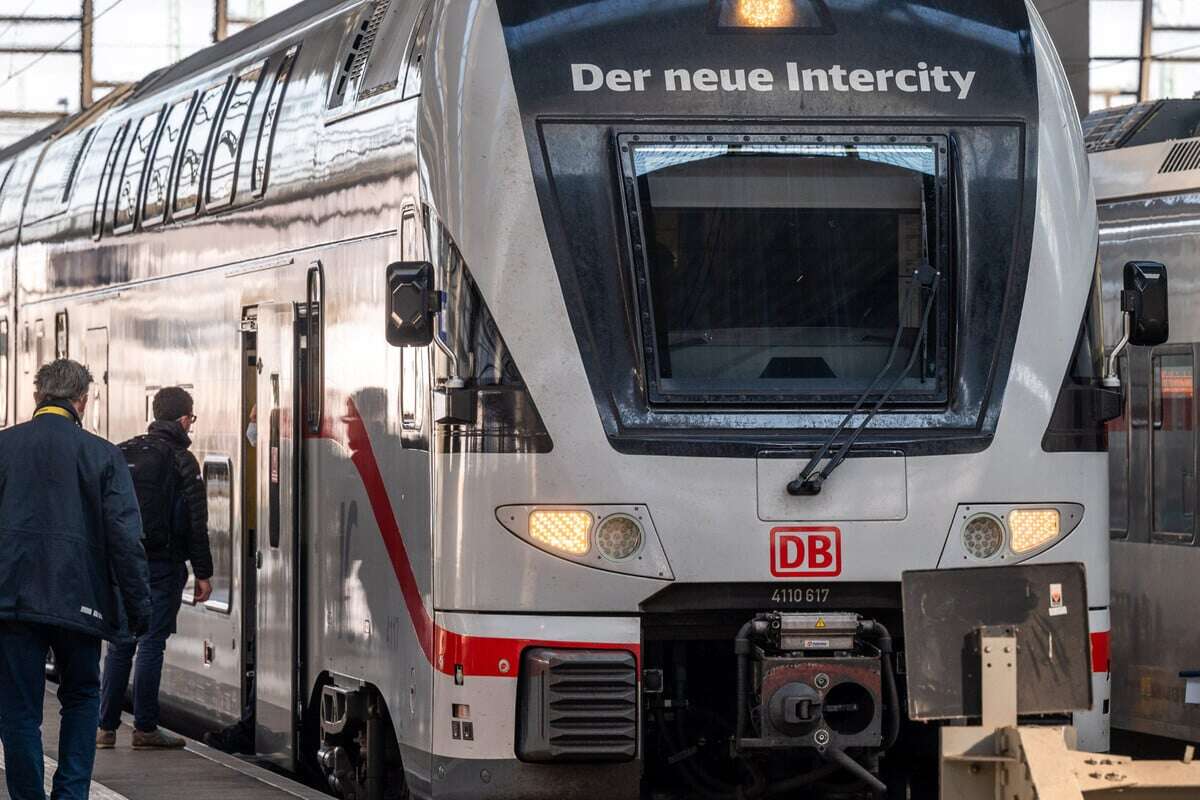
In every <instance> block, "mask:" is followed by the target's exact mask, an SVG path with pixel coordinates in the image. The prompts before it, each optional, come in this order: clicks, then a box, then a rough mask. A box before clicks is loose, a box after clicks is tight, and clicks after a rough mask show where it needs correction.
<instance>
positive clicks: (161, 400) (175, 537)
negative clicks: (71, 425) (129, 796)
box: [96, 386, 213, 750]
mask: <svg viewBox="0 0 1200 800" xmlns="http://www.w3.org/2000/svg"><path fill="white" fill-rule="evenodd" d="M152 408H153V411H154V421H153V422H151V423H150V428H149V430H148V431H147V432H146V433H145V434H143V435H142V436H136V437H134V438H133V439H130V440H129V441H127V442H122V443H121V445H120V448H121V451H122V452H123V453H124V454H125V460H126V462H127V463H128V465H129V468H130V471H131V472H132V474H133V482H134V488H135V489H136V491H137V495H138V503H139V505H140V507H141V513H142V523H143V528H144V531H145V534H144V539H143V541H144V544H145V547H146V557H147V558H148V559H149V561H150V598H151V607H152V615H151V622H150V630H149V631H148V632H147V633H146V635H145V636H143V637H141V638H140V639H138V641H137V642H136V643H134V642H123V643H119V644H116V645H113V646H112V647H109V648H108V655H107V656H106V657H105V659H104V682H103V684H102V686H101V691H100V694H101V697H102V705H101V710H100V725H99V730H98V731H97V732H96V746H97V747H100V748H102V749H107V748H110V747H113V746H115V744H116V738H117V728H118V727H119V726H120V724H121V706H122V704H123V702H124V700H125V689H126V687H127V686H128V685H129V673H130V671H131V670H132V671H133V749H135V750H161V749H169V748H176V747H183V745H184V740H183V739H181V738H179V737H178V736H172V735H170V734H169V733H167V732H166V731H163V730H161V729H160V728H159V727H158V713H159V709H158V687H159V683H160V682H161V680H162V667H163V653H164V651H165V650H166V647H167V638H168V637H169V636H170V635H171V634H173V633H174V632H175V618H176V617H177V616H178V615H179V607H180V605H181V603H182V602H183V588H184V586H185V585H186V584H187V576H188V570H187V563H186V562H188V561H190V562H191V563H192V571H193V572H194V573H195V576H196V591H195V600H196V602H197V603H203V602H204V601H206V600H208V598H209V596H210V595H211V594H212V584H211V583H210V582H209V578H211V577H212V574H213V563H212V554H211V553H210V552H209V547H208V495H207V493H206V492H205V489H204V480H203V478H202V477H201V475H200V464H199V463H197V461H196V457H195V456H193V455H192V454H191V453H190V452H188V447H190V446H191V444H192V440H191V439H190V438H189V437H188V431H189V430H191V427H192V424H193V423H194V422H195V421H196V417H195V415H194V414H193V413H192V396H191V395H190V394H188V393H187V391H185V390H184V389H181V388H179V387H178V386H169V387H167V388H165V389H160V390H159V391H158V393H157V394H155V395H154V400H153V404H152ZM135 652H136V664H135V663H134V661H135Z"/></svg>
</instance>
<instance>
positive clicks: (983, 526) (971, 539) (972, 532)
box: [962, 514, 1004, 560]
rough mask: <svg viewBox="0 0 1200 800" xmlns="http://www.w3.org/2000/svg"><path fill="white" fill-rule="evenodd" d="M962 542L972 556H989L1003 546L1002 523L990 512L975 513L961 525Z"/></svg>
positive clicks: (983, 557) (986, 557) (979, 557)
mask: <svg viewBox="0 0 1200 800" xmlns="http://www.w3.org/2000/svg"><path fill="white" fill-rule="evenodd" d="M962 543H963V549H964V550H966V551H967V553H968V554H969V555H970V556H971V557H972V558H978V559H980V560H983V559H988V558H991V557H992V556H994V555H996V553H998V552H1000V548H1001V547H1004V525H1003V524H1001V522H1000V520H998V519H996V518H995V517H994V516H992V515H991V514H976V515H975V516H973V517H971V518H970V519H968V520H967V523H966V524H965V525H963V529H962Z"/></svg>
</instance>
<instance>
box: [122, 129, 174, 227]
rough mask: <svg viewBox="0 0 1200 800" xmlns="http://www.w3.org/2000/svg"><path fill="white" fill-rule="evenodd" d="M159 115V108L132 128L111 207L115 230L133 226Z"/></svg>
mask: <svg viewBox="0 0 1200 800" xmlns="http://www.w3.org/2000/svg"><path fill="white" fill-rule="evenodd" d="M161 118H162V109H161V108H160V109H157V110H155V111H154V112H153V113H150V114H147V115H146V116H144V117H142V118H141V120H139V121H138V124H137V127H136V128H134V131H133V139H132V141H131V142H130V146H129V153H128V155H126V157H125V169H124V170H123V171H122V173H121V182H120V183H118V184H117V192H116V198H115V206H116V207H115V209H114V210H113V231H114V232H119V231H123V230H127V229H129V228H132V227H133V223H134V221H135V219H136V217H137V210H138V204H139V202H140V200H139V198H140V197H141V188H142V173H143V172H144V171H145V169H146V163H147V162H148V161H149V160H150V152H151V150H152V149H153V148H154V136H155V134H156V133H157V132H158V121H159V119H161Z"/></svg>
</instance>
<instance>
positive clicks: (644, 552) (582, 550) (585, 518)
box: [489, 503, 675, 581]
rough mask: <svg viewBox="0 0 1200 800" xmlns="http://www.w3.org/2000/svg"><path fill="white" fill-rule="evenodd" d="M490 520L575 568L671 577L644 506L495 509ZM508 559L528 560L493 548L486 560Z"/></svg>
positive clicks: (585, 504) (541, 506) (651, 521)
mask: <svg viewBox="0 0 1200 800" xmlns="http://www.w3.org/2000/svg"><path fill="white" fill-rule="evenodd" d="M496 521H497V522H499V523H500V524H501V525H502V526H503V527H504V528H505V530H507V531H508V532H509V533H511V534H512V535H514V536H516V537H517V538H518V539H521V540H522V541H524V542H525V543H526V544H528V545H531V546H533V547H536V548H537V549H538V550H541V551H542V552H544V553H548V554H550V555H553V556H556V557H558V558H561V559H564V560H566V561H573V562H575V563H576V564H579V565H581V566H585V567H591V568H593V569H599V570H604V571H606V572H621V573H625V574H627V575H637V576H638V577H642V578H655V579H658V580H668V581H669V580H674V579H675V575H674V573H673V572H672V570H671V564H670V562H669V561H668V560H667V554H666V552H665V551H664V550H663V544H662V541H661V540H660V539H659V536H658V531H657V530H656V529H655V527H654V520H653V519H651V517H650V509H648V508H647V507H646V506H644V505H637V504H615V503H613V504H600V503H578V504H576V503H571V504H555V505H538V504H532V503H531V504H522V505H508V506H500V507H498V508H497V509H496ZM510 555H514V556H518V557H522V558H528V554H525V555H523V556H522V555H521V554H520V553H519V552H514V551H509V550H501V551H495V550H494V549H493V551H492V554H491V555H490V556H489V558H492V557H496V556H499V557H503V558H507V557H509V556H510Z"/></svg>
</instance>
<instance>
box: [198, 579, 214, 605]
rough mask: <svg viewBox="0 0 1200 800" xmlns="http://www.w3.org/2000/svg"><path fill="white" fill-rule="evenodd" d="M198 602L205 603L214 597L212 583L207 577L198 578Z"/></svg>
mask: <svg viewBox="0 0 1200 800" xmlns="http://www.w3.org/2000/svg"><path fill="white" fill-rule="evenodd" d="M195 597H196V602H197V603H203V602H204V601H205V600H207V599H208V598H210V597H212V584H211V583H209V581H208V579H207V578H197V579H196V594H195Z"/></svg>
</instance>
